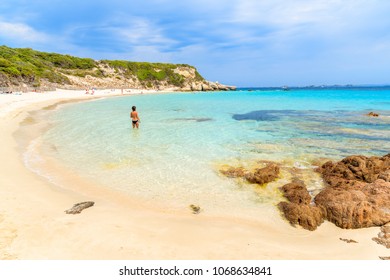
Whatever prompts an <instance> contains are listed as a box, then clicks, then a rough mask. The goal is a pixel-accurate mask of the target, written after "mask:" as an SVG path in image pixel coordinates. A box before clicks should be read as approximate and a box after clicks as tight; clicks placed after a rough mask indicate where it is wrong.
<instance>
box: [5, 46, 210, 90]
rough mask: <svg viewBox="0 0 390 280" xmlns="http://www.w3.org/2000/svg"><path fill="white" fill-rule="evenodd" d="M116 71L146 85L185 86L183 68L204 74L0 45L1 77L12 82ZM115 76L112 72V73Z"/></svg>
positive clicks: (172, 66)
mask: <svg viewBox="0 0 390 280" xmlns="http://www.w3.org/2000/svg"><path fill="white" fill-rule="evenodd" d="M107 66H108V67H110V68H113V69H114V70H115V74H116V75H114V76H116V78H118V77H119V78H118V79H120V77H125V78H128V79H132V80H134V79H135V78H136V79H138V80H139V81H140V82H141V83H142V84H143V85H144V86H146V87H153V85H158V84H159V83H160V82H165V83H166V84H170V85H174V86H179V87H180V86H183V84H184V82H185V77H184V76H183V75H180V74H179V73H176V72H175V69H180V67H183V68H186V70H189V69H193V71H194V73H195V80H196V81H203V80H204V79H203V77H202V76H201V75H200V74H199V73H198V72H197V71H196V69H195V68H194V67H192V66H190V65H187V64H169V63H148V62H130V61H123V60H102V61H100V62H97V61H95V60H93V59H90V58H79V57H74V56H70V55H62V54H57V53H46V52H40V51H35V50H33V49H30V48H9V47H7V46H0V78H1V77H3V78H4V77H5V78H6V79H8V80H10V81H19V82H20V81H23V82H26V83H29V84H30V85H40V81H41V79H45V80H48V81H49V82H52V83H57V84H70V83H71V82H70V80H69V79H68V78H67V77H66V75H73V76H78V77H85V76H86V75H91V76H94V77H98V78H102V77H105V76H106V74H105V73H107V72H105V71H104V70H105V69H104V68H105V67H107ZM109 76H111V75H109Z"/></svg>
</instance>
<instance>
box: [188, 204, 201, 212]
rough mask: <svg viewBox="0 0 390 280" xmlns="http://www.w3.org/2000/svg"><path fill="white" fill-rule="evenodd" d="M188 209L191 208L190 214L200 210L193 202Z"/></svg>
mask: <svg viewBox="0 0 390 280" xmlns="http://www.w3.org/2000/svg"><path fill="white" fill-rule="evenodd" d="M190 209H191V210H192V214H199V212H200V210H201V209H200V207H199V206H197V205H194V204H191V205H190Z"/></svg>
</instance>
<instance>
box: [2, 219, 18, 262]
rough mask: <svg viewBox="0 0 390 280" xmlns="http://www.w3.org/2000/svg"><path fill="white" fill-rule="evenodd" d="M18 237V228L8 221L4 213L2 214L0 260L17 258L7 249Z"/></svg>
mask: <svg viewBox="0 0 390 280" xmlns="http://www.w3.org/2000/svg"><path fill="white" fill-rule="evenodd" d="M16 237H17V231H16V229H15V228H13V227H12V225H11V224H10V223H7V222H6V220H5V219H4V217H3V215H1V214H0V260H12V259H16V257H15V256H13V255H12V254H10V253H8V251H7V249H8V247H9V246H10V245H11V244H12V242H13V241H14V239H15V238H16Z"/></svg>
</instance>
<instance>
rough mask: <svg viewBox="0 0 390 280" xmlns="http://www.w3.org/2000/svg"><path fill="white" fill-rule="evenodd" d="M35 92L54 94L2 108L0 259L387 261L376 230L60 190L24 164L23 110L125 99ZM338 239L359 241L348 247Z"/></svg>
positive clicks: (69, 185) (93, 189)
mask: <svg viewBox="0 0 390 280" xmlns="http://www.w3.org/2000/svg"><path fill="white" fill-rule="evenodd" d="M156 93H162V92H156ZM32 94H33V95H36V96H40V95H54V96H47V98H46V99H45V98H42V97H40V98H39V97H38V101H37V98H35V96H33V97H31V98H30V97H29V98H26V99H23V100H17V101H15V102H16V103H14V104H12V103H11V109H9V108H7V107H6V105H4V103H0V117H1V118H0V123H1V127H2V130H3V133H2V135H1V136H0V137H1V142H2V145H1V146H0V151H1V155H2V168H1V169H0V204H1V205H2V206H3V207H2V209H1V210H0V228H1V229H2V230H1V232H0V259H103V260H104V259H378V256H383V255H388V250H387V249H386V248H385V247H384V246H381V245H378V244H376V243H375V242H374V241H372V240H371V238H372V237H375V236H376V235H377V233H378V232H379V228H368V229H358V230H342V229H339V228H337V227H336V226H334V225H333V224H331V223H329V222H326V223H324V224H323V225H322V226H321V227H320V228H319V229H317V230H316V231H314V232H307V231H306V230H303V229H299V228H293V227H292V226H290V225H289V224H288V222H286V221H284V220H282V218H281V219H280V221H277V222H275V224H266V223H264V220H262V219H259V220H256V221H254V220H246V219H237V218H234V217H230V216H229V213H227V214H226V215H225V216H222V217H216V216H210V215H207V214H202V213H201V214H199V215H193V214H192V213H191V212H190V211H189V210H188V209H186V210H183V211H164V209H161V208H160V207H153V208H152V207H150V205H148V206H146V205H145V204H144V203H142V201H135V200H134V199H133V198H131V197H129V196H127V195H125V194H122V193H121V192H119V191H115V190H110V189H107V188H105V187H99V186H96V185H95V184H94V182H87V181H85V180H81V179H80V180H75V178H74V177H72V176H71V175H72V174H68V175H67V174H66V172H65V174H63V175H65V176H64V178H65V179H66V178H68V179H69V181H68V182H65V183H64V185H65V188H59V187H58V186H55V185H53V184H51V183H50V182H48V181H47V180H45V179H44V178H42V177H39V176H38V175H37V174H34V173H32V172H31V171H30V170H28V169H27V168H26V166H24V163H23V160H22V156H21V154H20V148H19V147H18V143H17V139H18V138H19V141H20V138H21V137H23V136H22V135H15V133H16V132H17V131H18V130H19V126H20V125H21V123H22V122H23V121H24V120H25V118H26V117H27V116H28V112H30V111H40V110H43V109H44V108H45V107H46V108H47V107H50V106H54V107H55V106H57V105H56V104H59V103H61V102H73V101H84V100H91V99H92V98H100V97H109V96H122V95H121V94H119V95H114V94H110V95H102V96H100V95H98V94H95V95H94V96H85V94H84V92H80V91H78V92H74V91H72V92H68V95H67V96H61V97H60V96H58V95H57V93H56V92H54V93H39V94H37V93H32ZM26 95H28V94H26ZM129 95H130V94H125V96H129ZM15 97H16V98H18V97H19V98H20V97H23V95H22V96H15ZM1 98H2V96H0V100H1ZM13 99H15V98H13ZM1 102H3V100H1ZM1 105H3V106H1ZM36 132H37V133H38V134H39V131H36ZM14 136H16V138H17V139H15V137H14ZM26 137H27V138H28V136H26ZM22 140H23V139H22ZM22 145H23V144H22ZM61 172H64V171H63V170H62V171H61ZM75 182H76V184H75ZM75 185H77V186H75ZM79 186H81V187H82V188H83V191H80V188H79ZM86 200H93V201H95V206H93V207H92V208H89V209H86V210H85V211H83V212H82V213H81V214H79V215H67V214H65V213H64V211H65V210H66V209H69V208H71V207H72V205H73V204H75V203H78V202H81V201H86ZM259 215H260V216H261V213H259ZM340 237H341V238H348V239H354V240H357V241H358V242H359V243H358V244H345V243H344V242H342V241H340V240H339V238H340ZM53 248H55V249H53Z"/></svg>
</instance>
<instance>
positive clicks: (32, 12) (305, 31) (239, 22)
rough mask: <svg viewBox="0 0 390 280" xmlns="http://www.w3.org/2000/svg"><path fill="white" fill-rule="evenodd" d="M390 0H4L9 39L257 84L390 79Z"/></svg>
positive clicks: (3, 40) (1, 11) (0, 31)
mask: <svg viewBox="0 0 390 280" xmlns="http://www.w3.org/2000/svg"><path fill="white" fill-rule="evenodd" d="M389 15H390V1H388V0H257V1H256V0H207V1H206V0H180V1H179V0H176V1H173V0H127V1H125V0H122V1H119V0H105V1H102V0H93V1H91V0H77V1H75V0H66V1H65V0H45V1H44V0H1V2H0V45H6V46H9V47H17V48H19V47H23V48H26V47H28V48H33V49H35V50H39V51H46V52H57V53H62V54H70V55H74V56H81V57H90V58H93V59H96V60H99V59H121V60H130V61H149V62H169V63H186V64H191V65H193V66H195V67H197V69H198V71H199V72H200V73H201V74H202V75H203V77H205V78H206V79H207V80H210V81H219V82H220V83H224V84H229V85H236V86H239V87H249V86H259V87H262V86H264V87H265V86H284V85H288V86H306V85H325V84H326V85H334V84H340V85H345V84H356V85H363V84H390V16H389Z"/></svg>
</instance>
